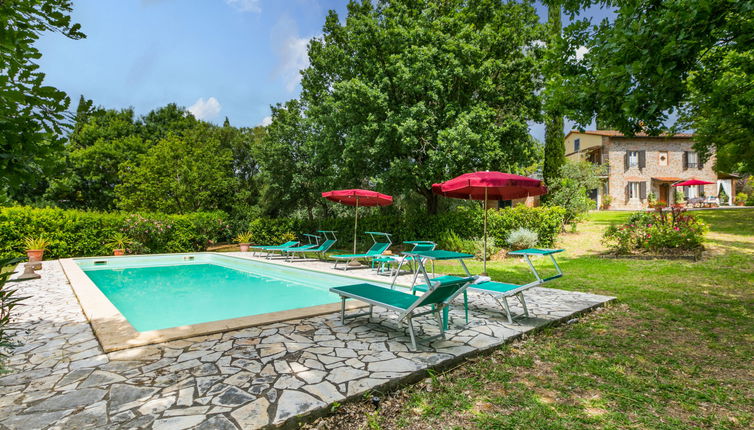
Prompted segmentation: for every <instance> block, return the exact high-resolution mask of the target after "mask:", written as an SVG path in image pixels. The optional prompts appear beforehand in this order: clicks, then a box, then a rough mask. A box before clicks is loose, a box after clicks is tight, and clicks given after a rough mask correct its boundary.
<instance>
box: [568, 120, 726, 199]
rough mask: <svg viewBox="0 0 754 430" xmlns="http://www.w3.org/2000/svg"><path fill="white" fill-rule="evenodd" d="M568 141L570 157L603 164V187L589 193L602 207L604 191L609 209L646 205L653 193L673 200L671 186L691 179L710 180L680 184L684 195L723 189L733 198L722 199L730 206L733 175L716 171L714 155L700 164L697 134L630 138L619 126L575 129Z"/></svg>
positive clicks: (697, 194)
mask: <svg viewBox="0 0 754 430" xmlns="http://www.w3.org/2000/svg"><path fill="white" fill-rule="evenodd" d="M564 144H565V153H566V158H567V159H569V160H572V161H579V160H586V161H590V162H592V163H595V164H600V165H604V166H605V168H604V171H603V175H602V179H603V182H602V186H601V187H600V188H599V189H596V190H592V191H591V193H592V195H591V196H592V198H593V199H594V200H596V201H597V207H603V203H604V200H605V198H604V197H605V196H606V195H609V196H610V197H611V199H610V200H611V202H610V208H611V209H627V210H636V209H643V208H646V207H647V206H648V196H649V195H650V193H652V194H654V196H655V198H656V199H657V200H658V201H665V202H668V203H673V195H674V192H675V187H672V185H673V184H674V183H677V182H680V181H685V180H688V179H699V180H702V181H708V182H712V184H710V185H699V186H692V187H682V191H683V193H684V196H685V197H686V198H694V197H706V196H717V195H718V193H719V190H720V188H721V187H722V188H723V189H724V190H725V192H726V194H727V195H728V197H729V201H728V202H721V203H724V204H725V203H727V204H732V200H731V199H732V198H733V197H734V196H735V189H734V186H735V184H734V183H735V180H734V179H735V178H734V177H732V176H730V175H726V174H721V173H717V172H715V170H714V169H713V165H714V156H713V157H711V159H709V160H707V161H706V162H704V163H702V162H701V160H700V158H699V156H698V154H697V153H696V152H695V151H694V148H693V145H694V135H693V134H688V133H678V134H675V135H672V136H671V135H665V136H656V137H652V136H647V135H646V134H638V135H636V136H634V137H628V136H624V135H623V134H622V133H620V132H618V131H615V130H596V131H571V132H570V133H568V135H566V137H565V141H564Z"/></svg>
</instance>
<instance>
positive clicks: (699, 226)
mask: <svg viewBox="0 0 754 430" xmlns="http://www.w3.org/2000/svg"><path fill="white" fill-rule="evenodd" d="M707 230H708V227H707V225H706V224H705V223H704V222H703V221H701V220H698V219H696V218H695V217H694V216H692V215H690V214H687V213H686V211H685V210H684V209H673V210H671V211H662V210H657V211H655V213H654V214H649V213H647V212H640V213H638V214H636V215H635V216H632V217H631V218H630V219H629V220H628V222H627V223H625V224H622V225H617V224H613V225H611V226H610V227H608V228H607V230H605V234H604V236H603V242H604V243H605V245H607V246H608V247H609V248H610V249H611V251H613V252H614V253H616V254H628V253H631V252H635V251H650V252H653V253H664V252H668V251H672V250H683V251H695V250H699V249H701V248H702V244H703V241H704V234H705V233H706V232H707Z"/></svg>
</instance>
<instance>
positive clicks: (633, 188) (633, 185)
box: [628, 182, 639, 199]
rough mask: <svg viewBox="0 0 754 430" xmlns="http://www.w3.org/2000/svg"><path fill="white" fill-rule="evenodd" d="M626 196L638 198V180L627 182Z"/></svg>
mask: <svg viewBox="0 0 754 430" xmlns="http://www.w3.org/2000/svg"><path fill="white" fill-rule="evenodd" d="M628 198H629V199H638V198H639V183H638V182H629V183H628Z"/></svg>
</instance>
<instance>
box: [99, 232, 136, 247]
mask: <svg viewBox="0 0 754 430" xmlns="http://www.w3.org/2000/svg"><path fill="white" fill-rule="evenodd" d="M134 243H135V242H134V240H133V239H131V238H130V237H128V236H127V235H126V234H125V233H123V232H122V231H116V232H115V233H113V235H112V236H110V239H108V242H107V243H106V244H105V245H107V246H109V247H111V248H113V249H124V250H125V249H127V248H128V247H129V246H130V245H133V244H134Z"/></svg>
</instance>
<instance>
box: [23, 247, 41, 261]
mask: <svg viewBox="0 0 754 430" xmlns="http://www.w3.org/2000/svg"><path fill="white" fill-rule="evenodd" d="M44 253H45V250H44V249H27V250H26V256H27V257H29V263H36V262H38V261H42V256H43V255H44Z"/></svg>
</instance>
